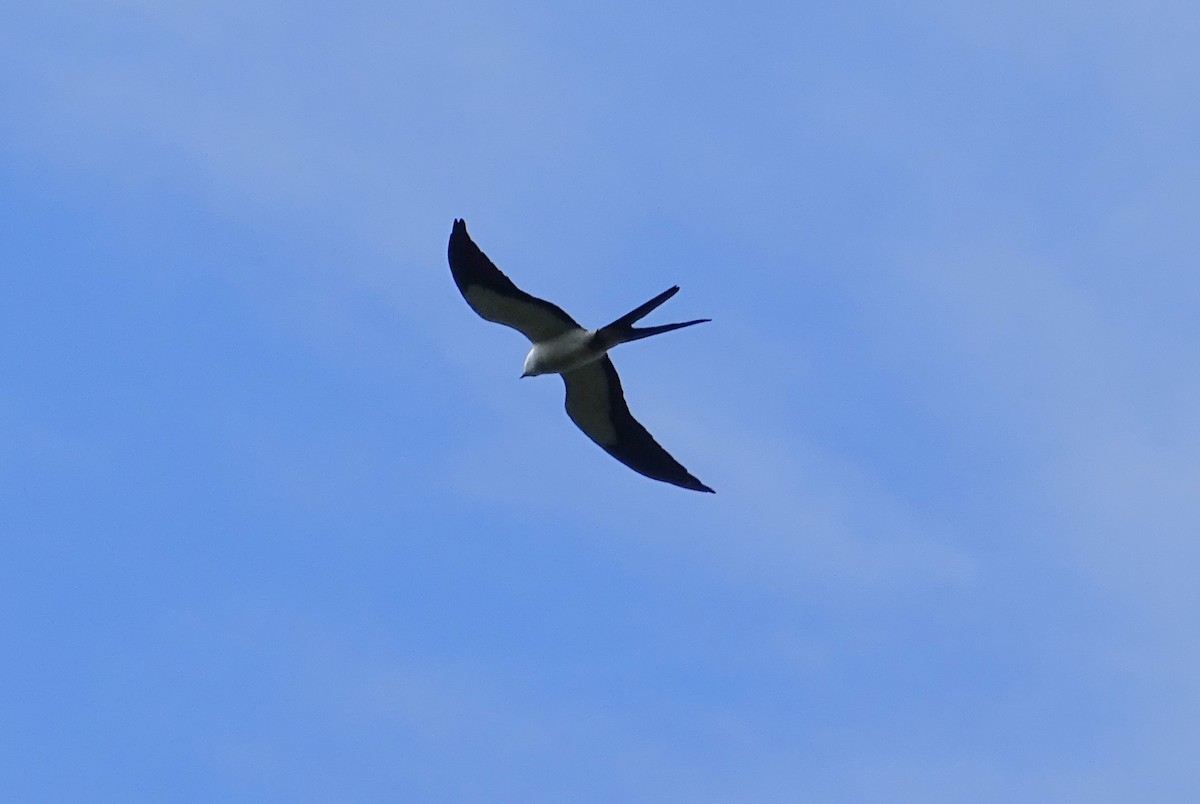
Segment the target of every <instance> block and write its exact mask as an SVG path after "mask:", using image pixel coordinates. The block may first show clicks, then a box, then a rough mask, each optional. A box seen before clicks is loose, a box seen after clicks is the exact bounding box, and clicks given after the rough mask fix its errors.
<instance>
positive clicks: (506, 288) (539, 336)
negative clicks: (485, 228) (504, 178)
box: [448, 220, 580, 342]
mask: <svg viewBox="0 0 1200 804" xmlns="http://www.w3.org/2000/svg"><path fill="white" fill-rule="evenodd" d="M448 256H449V258H450V273H452V274H453V275H454V283H455V284H456V285H458V290H459V292H461V293H462V295H463V298H464V299H466V300H467V304H469V305H471V309H473V310H474V311H475V312H477V313H479V315H480V316H481V317H483V318H485V319H487V320H488V321H494V322H496V323H497V324H503V325H504V326H506V327H512V328H513V329H515V330H517V331H518V332H520V333H521V334H522V335H524V336H525V337H526V338H528V339H529V340H531V341H534V342H537V341H544V340H548V339H550V338H553V337H555V336H558V335H561V334H562V333H564V332H566V331H568V330H571V329H579V328H580V327H579V325H578V324H576V323H575V319H573V318H571V316H569V315H567V314H566V313H565V312H563V310H562V308H560V307H559V306H558V305H556V304H551V303H550V302H548V301H545V300H544V299H539V298H537V297H536V296H530V295H529V294H528V293H526V292H525V291H523V290H521V289H520V288H519V287H517V286H516V285H514V284H513V283H512V280H511V279H509V278H508V277H507V276H505V275H504V274H503V273H501V272H500V269H499V268H497V267H496V266H495V265H494V264H493V263H492V261H491V260H489V259H488V258H487V255H486V254H484V253H483V252H482V251H480V250H479V246H477V245H475V241H473V240H471V236H470V235H468V234H467V223H466V221H463V220H455V221H454V229H453V230H452V231H451V232H450V247H449V249H448Z"/></svg>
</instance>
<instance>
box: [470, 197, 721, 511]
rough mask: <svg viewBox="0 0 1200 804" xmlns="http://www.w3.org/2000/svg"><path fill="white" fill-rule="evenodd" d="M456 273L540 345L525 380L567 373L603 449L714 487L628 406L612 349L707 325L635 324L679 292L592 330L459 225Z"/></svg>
mask: <svg viewBox="0 0 1200 804" xmlns="http://www.w3.org/2000/svg"><path fill="white" fill-rule="evenodd" d="M448 251H449V258H450V273H452V274H453V275H454V282H455V284H456V285H458V289H459V291H460V292H461V293H462V295H463V298H464V299H466V300H467V304H469V305H471V309H473V310H474V311H475V312H476V313H478V314H479V315H480V316H481V317H482V318H484V319H486V320H488V321H494V322H495V323H497V324H503V325H505V326H506V327H512V328H513V329H515V330H517V331H518V332H520V333H521V334H522V335H524V336H525V337H526V338H528V339H529V340H530V342H531V343H532V344H533V346H532V348H530V350H529V355H528V356H527V357H526V358H525V373H524V374H522V375H521V376H522V377H533V376H536V375H539V374H561V375H562V378H563V382H564V383H565V384H566V386H567V403H566V406H567V415H568V416H570V417H571V421H573V422H575V424H576V425H577V426H578V427H579V429H580V430H582V431H583V432H584V435H586V436H587V437H588V438H590V439H592V441H595V442H596V443H597V444H599V445H600V447H601V449H603V450H604V451H605V452H607V453H608V454H609V455H611V456H613V457H614V458H616V459H617V460H618V461H620V462H621V463H623V464H625V465H626V466H628V467H629V468H630V469H632V470H633V471H635V472H638V473H640V474H643V475H645V476H646V477H649V478H653V479H654V480H661V481H663V482H664V483H671V484H673V485H676V486H680V487H682V488H685V489H692V490H694V491H706V492H709V493H710V494H711V493H712V491H713V490H712V489H710V488H709V487H708V486H706V485H704V484H703V483H701V482H700V481H699V480H697V479H696V478H695V477H693V476H692V474H691V473H690V472H688V470H687V469H684V468H683V465H682V464H680V463H679V461H677V460H675V459H674V458H672V457H671V456H670V455H669V454H668V453H667V451H666V450H665V449H663V448H662V447H661V446H659V443H658V442H657V441H655V440H654V438H653V437H652V436H651V435H650V433H648V432H646V428H645V427H643V426H642V425H641V424H640V423H639V422H638V420H637V419H635V418H633V414H632V413H630V412H629V406H628V405H627V404H625V394H624V392H623V391H622V390H621V380H620V379H619V378H618V377H617V370H616V368H614V367H613V364H612V360H610V359H609V358H608V350H609V349H612V348H613V347H614V346H618V345H620V344H622V343H628V342H630V341H636V340H641V339H642V338H648V337H650V336H651V335H659V334H661V333H663V332H670V331H671V330H675V329H681V328H682V327H690V326H692V325H694V324H703V323H705V322H707V321H709V320H710V319H707V318H700V319H697V320H695V321H684V322H683V323H681V324H661V325H659V326H655V327H635V326H634V323H635V322H637V321H640V320H641V319H642V318H644V317H646V315H648V314H649V313H650V312H651V311H652V310H654V309H655V308H656V307H658V306H659V305H660V304H662V303H663V302H665V301H666V300H667V299H669V298H671V297H672V296H674V295H675V294H676V293H678V292H679V286H678V285H676V286H675V287H673V288H671V289H670V290H666V291H663V292H662V293H660V294H659V295H657V296H655V297H654V298H653V299H651V300H650V301H648V302H646V303H645V304H643V305H642V306H641V307H638V308H637V309H635V310H633V311H631V312H629V313H626V314H625V315H623V316H621V317H620V318H618V319H617V320H616V321H614V322H612V323H611V324H609V325H608V326H605V327H601V328H600V329H584V328H583V327H581V326H579V324H577V323H575V319H573V318H571V316H569V315H567V314H566V313H565V312H563V310H562V308H560V307H559V306H558V305H556V304H551V303H550V302H548V301H545V300H543V299H539V298H537V297H535V296H530V295H529V294H528V293H526V292H525V291H523V290H521V289H520V288H518V287H517V286H516V285H514V284H513V283H512V280H511V279H509V278H508V277H507V276H505V275H504V274H503V273H501V272H500V269H499V268H497V267H496V266H495V265H494V264H493V263H492V261H491V260H489V259H488V258H487V255H486V254H484V253H483V252H482V251H480V249H479V246H477V245H475V242H474V241H473V240H471V236H470V235H468V234H467V224H466V221H463V220H455V221H454V228H453V230H452V231H451V232H450V246H449V250H448Z"/></svg>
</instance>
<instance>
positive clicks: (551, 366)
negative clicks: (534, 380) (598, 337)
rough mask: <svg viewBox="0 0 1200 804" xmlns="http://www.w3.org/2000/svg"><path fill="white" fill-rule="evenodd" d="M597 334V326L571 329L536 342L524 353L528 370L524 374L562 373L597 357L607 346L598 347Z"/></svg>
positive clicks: (584, 364)
mask: <svg viewBox="0 0 1200 804" xmlns="http://www.w3.org/2000/svg"><path fill="white" fill-rule="evenodd" d="M595 334H596V331H595V330H594V329H572V330H568V331H566V332H564V333H562V334H561V335H559V336H557V337H554V338H551V339H550V340H546V341H540V342H538V343H535V344H534V345H533V348H531V349H530V350H529V354H528V355H526V356H525V373H524V374H522V375H521V376H523V377H536V376H537V375H539V374H561V373H563V372H564V371H570V370H571V369H577V368H579V367H580V366H586V365H587V364H588V363H591V362H592V361H594V360H598V359H599V358H601V357H602V356H603V355H604V353H605V352H606V351H607V350H606V349H597V348H595V345H594V343H593V336H594V335H595Z"/></svg>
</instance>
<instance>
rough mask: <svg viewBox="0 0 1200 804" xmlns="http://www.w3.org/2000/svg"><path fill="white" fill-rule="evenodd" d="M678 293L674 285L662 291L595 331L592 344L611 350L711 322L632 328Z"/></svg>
mask: <svg viewBox="0 0 1200 804" xmlns="http://www.w3.org/2000/svg"><path fill="white" fill-rule="evenodd" d="M678 292H679V285H676V286H674V287H673V288H671V289H669V290H664V291H663V292H662V293H660V294H658V295H657V296H655V297H654V298H653V299H651V300H650V301H648V302H646V303H645V304H643V305H641V306H640V307H637V308H635V309H633V310H631V311H630V312H628V313H626V314H625V315H623V316H621V317H620V318H618V319H617V320H616V321H614V322H612V323H611V324H609V325H608V326H606V327H601V328H600V329H598V330H597V331H596V335H595V336H594V338H595V340H594V343H595V344H596V345H597V346H601V347H603V348H604V349H611V348H612V347H614V346H616V345H617V344H619V343H629V342H630V341H638V340H641V339H642V338H649V337H650V336H651V335H661V334H662V333H664V332H670V331H671V330H675V329H682V328H683V327H690V326H692V325H694V324H704V323H707V322H708V321H711V320H712V319H711V318H697V319H696V320H695V321H684V322H682V323H680V324H661V325H659V326H656V327H635V326H634V323H635V322H636V321H640V320H641V319H643V318H645V317H646V316H647V315H649V314H650V313H651V312H652V311H653V310H654V309H655V308H656V307H658V306H659V305H661V304H662V303H663V302H665V301H666V300H667V299H669V298H671V297H672V296H674V295H675V294H676V293H678Z"/></svg>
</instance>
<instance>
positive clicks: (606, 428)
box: [562, 355, 712, 494]
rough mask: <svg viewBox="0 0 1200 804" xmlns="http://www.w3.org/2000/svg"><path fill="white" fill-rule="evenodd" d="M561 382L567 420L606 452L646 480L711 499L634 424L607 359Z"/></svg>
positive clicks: (614, 373) (635, 422)
mask: <svg viewBox="0 0 1200 804" xmlns="http://www.w3.org/2000/svg"><path fill="white" fill-rule="evenodd" d="M562 377H563V382H564V383H566V386H567V415H568V416H570V417H571V421H573V422H575V424H576V425H577V426H578V427H579V429H580V430H582V431H583V432H584V433H585V434H586V435H587V437H588V438H590V439H592V440H593V441H595V442H596V443H597V444H599V445H600V447H601V448H602V449H603V450H604V451H605V452H607V453H608V454H609V455H611V456H613V457H614V458H616V459H617V460H618V461H620V462H621V463H623V464H625V465H626V466H628V467H629V468H630V469H632V470H633V471H635V472H638V473H640V474H643V475H645V476H646V477H649V478H653V479H654V480H661V481H663V482H664V483H671V484H673V485H676V486H681V487H683V488H685V489H692V490H694V491H707V492H709V493H710V494H711V493H712V489H710V488H709V487H708V486H706V485H704V484H703V483H701V482H700V481H699V480H697V479H696V478H695V477H693V476H692V475H691V473H689V472H688V470H687V469H684V468H683V465H682V464H681V463H679V461H677V460H675V459H674V458H672V457H671V456H670V454H669V453H668V452H667V451H666V450H665V449H663V448H662V447H661V446H660V445H659V443H658V442H657V441H655V440H654V437H653V436H651V435H650V433H648V432H647V431H646V428H645V427H642V425H641V424H640V423H639V422H638V420H637V419H635V418H633V414H632V413H630V412H629V405H627V404H626V403H625V393H624V391H622V390H621V380H620V378H619V377H618V376H617V369H616V367H615V366H613V364H612V361H611V360H609V359H608V356H607V355H605V356H604V357H602V358H600V359H599V360H596V361H594V362H592V363H588V364H587V365H584V366H580V367H579V368H577V369H573V370H572V371H567V372H564V373H563V375H562Z"/></svg>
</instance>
